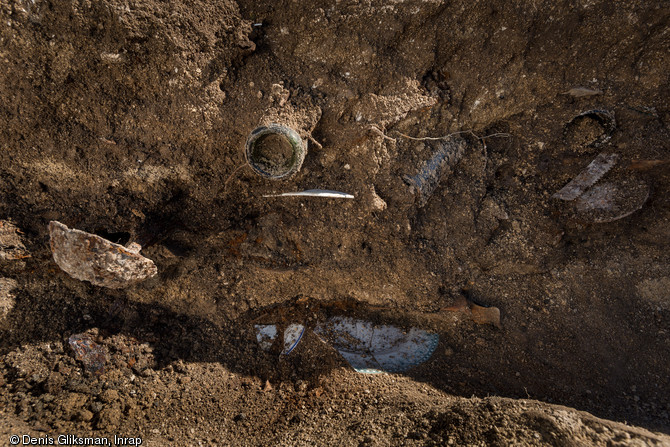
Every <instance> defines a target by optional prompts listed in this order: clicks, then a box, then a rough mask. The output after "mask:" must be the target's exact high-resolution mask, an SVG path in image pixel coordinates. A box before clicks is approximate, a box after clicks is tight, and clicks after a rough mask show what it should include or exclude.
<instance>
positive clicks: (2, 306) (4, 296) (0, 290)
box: [0, 278, 18, 321]
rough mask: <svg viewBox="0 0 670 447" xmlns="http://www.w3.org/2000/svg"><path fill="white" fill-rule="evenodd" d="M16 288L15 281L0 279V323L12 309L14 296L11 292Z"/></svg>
mask: <svg viewBox="0 0 670 447" xmlns="http://www.w3.org/2000/svg"><path fill="white" fill-rule="evenodd" d="M17 286H18V283H17V282H16V280H15V279H12V278H0V321H2V320H4V319H5V317H6V316H7V314H9V312H10V311H11V310H12V309H13V308H14V304H15V301H14V294H13V293H12V290H13V289H15V288H16V287H17Z"/></svg>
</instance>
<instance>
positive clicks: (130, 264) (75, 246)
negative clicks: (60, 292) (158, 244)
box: [49, 221, 158, 289]
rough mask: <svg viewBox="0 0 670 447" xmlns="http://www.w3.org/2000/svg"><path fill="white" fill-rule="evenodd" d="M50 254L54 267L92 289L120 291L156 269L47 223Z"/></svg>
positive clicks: (128, 251)
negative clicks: (98, 287) (96, 287)
mask: <svg viewBox="0 0 670 447" xmlns="http://www.w3.org/2000/svg"><path fill="white" fill-rule="evenodd" d="M49 234H50V235H51V252H52V253H53V256H54V260H55V261H56V264H58V266H59V267H60V268H61V269H63V270H64V271H65V272H66V273H67V274H68V275H70V276H72V277H73V278H76V279H79V280H82V281H89V282H91V283H92V284H94V285H96V286H102V287H109V288H111V289H121V288H124V287H128V286H130V285H132V284H135V283H137V282H139V281H142V280H144V279H147V278H150V277H152V276H154V275H156V273H158V270H157V269H156V266H155V265H154V263H153V261H151V260H150V259H147V258H145V257H144V256H141V255H140V254H139V250H138V249H137V247H136V244H135V246H133V247H129V248H126V247H124V246H122V245H119V244H115V243H113V242H110V241H108V240H107V239H103V238H101V237H100V236H96V235H95V234H91V233H86V232H84V231H80V230H76V229H74V228H73V229H69V228H68V227H67V226H65V225H63V224H62V223H60V222H56V221H51V222H49Z"/></svg>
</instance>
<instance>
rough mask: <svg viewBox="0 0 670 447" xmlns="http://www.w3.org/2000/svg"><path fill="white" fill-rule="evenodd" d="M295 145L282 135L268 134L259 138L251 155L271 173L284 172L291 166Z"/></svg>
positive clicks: (260, 165) (261, 166) (255, 161)
mask: <svg viewBox="0 0 670 447" xmlns="http://www.w3.org/2000/svg"><path fill="white" fill-rule="evenodd" d="M292 155H293V146H292V145H291V142H290V141H288V139H286V137H283V136H281V135H267V136H265V137H261V138H259V139H258V141H257V142H256V144H255V146H254V150H253V151H252V152H251V157H252V159H253V161H254V163H256V164H257V165H259V167H260V168H261V169H263V170H264V171H266V172H269V173H270V174H275V175H277V174H283V173H284V172H286V171H287V170H288V169H289V168H290V167H291V159H292Z"/></svg>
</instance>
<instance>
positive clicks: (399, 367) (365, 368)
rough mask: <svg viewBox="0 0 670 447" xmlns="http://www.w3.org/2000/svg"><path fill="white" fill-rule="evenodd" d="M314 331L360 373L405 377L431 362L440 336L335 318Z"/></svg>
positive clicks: (421, 330) (417, 329)
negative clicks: (384, 373) (385, 373)
mask: <svg viewBox="0 0 670 447" xmlns="http://www.w3.org/2000/svg"><path fill="white" fill-rule="evenodd" d="M314 331H315V332H316V333H317V334H318V335H319V337H320V338H321V339H322V340H323V341H324V342H326V343H329V344H331V345H332V346H333V347H334V348H335V349H336V350H337V351H338V352H339V353H340V354H341V355H342V357H344V359H345V360H346V361H347V362H348V363H349V364H350V365H351V366H352V367H353V368H354V369H355V370H356V371H358V372H360V373H368V374H377V373H383V372H390V373H401V372H404V371H407V370H408V369H410V368H412V367H414V366H416V365H419V364H421V363H423V362H425V361H426V360H428V359H429V358H430V356H431V355H432V354H433V352H434V351H435V348H436V347H437V344H438V342H439V335H438V334H435V333H432V332H428V331H425V330H423V329H419V328H411V329H409V330H403V329H401V328H398V327H396V326H390V325H373V324H372V323H371V322H369V321H365V320H357V319H353V318H347V317H332V318H330V319H328V320H327V321H326V322H324V323H321V324H319V325H318V326H317V327H316V328H315V329H314Z"/></svg>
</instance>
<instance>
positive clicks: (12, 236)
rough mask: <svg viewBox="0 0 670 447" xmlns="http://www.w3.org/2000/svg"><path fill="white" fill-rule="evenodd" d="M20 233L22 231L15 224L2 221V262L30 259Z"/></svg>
mask: <svg viewBox="0 0 670 447" xmlns="http://www.w3.org/2000/svg"><path fill="white" fill-rule="evenodd" d="M20 233H21V230H19V229H18V228H17V227H16V225H14V224H13V223H11V222H9V221H7V220H0V260H9V261H11V260H15V259H23V258H29V257H30V253H28V250H26V247H25V245H23V241H21V236H20Z"/></svg>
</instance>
